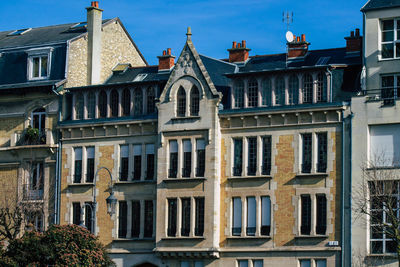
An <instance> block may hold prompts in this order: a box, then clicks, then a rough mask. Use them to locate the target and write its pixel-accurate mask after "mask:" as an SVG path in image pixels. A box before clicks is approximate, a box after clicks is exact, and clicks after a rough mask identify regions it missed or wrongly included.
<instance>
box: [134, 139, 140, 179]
mask: <svg viewBox="0 0 400 267" xmlns="http://www.w3.org/2000/svg"><path fill="white" fill-rule="evenodd" d="M141 177H142V145H133V180H140V178H141Z"/></svg>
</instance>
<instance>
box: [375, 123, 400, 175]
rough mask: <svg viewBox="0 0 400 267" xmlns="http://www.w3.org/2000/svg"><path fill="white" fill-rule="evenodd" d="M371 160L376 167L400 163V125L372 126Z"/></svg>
mask: <svg viewBox="0 0 400 267" xmlns="http://www.w3.org/2000/svg"><path fill="white" fill-rule="evenodd" d="M369 135H370V151H369V159H370V160H371V162H372V164H373V165H374V166H376V167H384V166H398V165H399V163H400V149H399V148H400V124H389V125H374V126H370V130H369Z"/></svg>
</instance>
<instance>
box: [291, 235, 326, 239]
mask: <svg viewBox="0 0 400 267" xmlns="http://www.w3.org/2000/svg"><path fill="white" fill-rule="evenodd" d="M328 237H329V236H328V235H296V236H295V238H296V239H302V238H304V239H315V238H321V239H325V238H328Z"/></svg>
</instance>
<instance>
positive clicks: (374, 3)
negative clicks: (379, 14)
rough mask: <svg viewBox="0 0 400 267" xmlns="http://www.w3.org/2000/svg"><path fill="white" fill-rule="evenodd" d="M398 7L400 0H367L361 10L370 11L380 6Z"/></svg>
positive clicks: (380, 7)
mask: <svg viewBox="0 0 400 267" xmlns="http://www.w3.org/2000/svg"><path fill="white" fill-rule="evenodd" d="M391 7H400V0H369V1H368V2H367V3H366V4H365V6H363V8H361V11H363V12H365V11H370V10H375V9H382V8H391Z"/></svg>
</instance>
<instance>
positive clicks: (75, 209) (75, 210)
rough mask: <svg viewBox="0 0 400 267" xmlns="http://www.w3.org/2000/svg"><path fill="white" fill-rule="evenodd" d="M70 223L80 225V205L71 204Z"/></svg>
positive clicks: (76, 203) (77, 203)
mask: <svg viewBox="0 0 400 267" xmlns="http://www.w3.org/2000/svg"><path fill="white" fill-rule="evenodd" d="M72 223H73V224H76V225H79V224H81V203H79V202H73V203H72Z"/></svg>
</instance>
